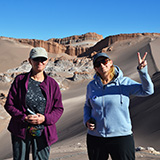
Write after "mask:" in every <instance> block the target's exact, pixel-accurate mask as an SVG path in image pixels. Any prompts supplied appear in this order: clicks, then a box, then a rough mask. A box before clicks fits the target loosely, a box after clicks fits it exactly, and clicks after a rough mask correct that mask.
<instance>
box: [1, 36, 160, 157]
mask: <svg viewBox="0 0 160 160" xmlns="http://www.w3.org/2000/svg"><path fill="white" fill-rule="evenodd" d="M159 42H160V37H139V38H136V39H132V40H124V41H120V42H116V43H115V44H113V47H114V50H113V51H111V52H109V53H108V55H109V56H110V58H111V59H113V61H114V63H115V64H116V65H118V66H119V67H120V68H121V69H122V70H123V72H124V75H125V76H129V77H131V78H132V79H135V80H137V81H140V79H139V77H138V73H137V70H136V66H137V54H136V53H137V52H138V51H139V52H140V53H141V54H144V52H148V55H147V62H148V69H149V74H150V76H151V77H152V78H153V82H154V84H155V93H154V95H152V96H150V97H147V98H137V97H136V98H135V97H133V98H132V99H131V106H130V111H131V118H132V122H133V133H134V137H135V145H136V147H138V146H142V147H144V148H147V147H153V148H154V149H155V150H157V151H160V139H159V137H160V125H159V123H160V116H159V114H160V101H159V97H160V91H159V90H160V89H159V88H160V83H159V82H160V75H159V68H160V64H159V61H160V52H159V51H160V45H159ZM30 48H31V46H25V45H21V44H17V43H15V42H14V41H8V40H0V50H1V51H0V57H1V60H2V62H3V63H1V64H0V72H5V71H6V70H7V69H10V68H13V67H16V66H18V65H20V64H21V63H22V62H23V61H24V60H26V59H27V58H28V54H29V50H30ZM50 56H51V57H52V56H55V55H52V54H50ZM88 82H89V80H84V81H81V82H71V83H70V84H69V89H67V90H65V91H62V98H63V105H64V109H65V110H64V114H63V115H62V117H61V118H60V120H59V121H58V123H57V130H58V135H59V140H58V142H56V143H55V144H53V145H52V146H51V155H50V159H51V160H87V159H88V158H87V151H86V143H85V140H86V128H85V127H84V125H83V105H84V102H85V92H86V86H87V84H88ZM8 88H9V85H2V84H1V85H0V91H1V92H3V93H7V92H8ZM9 118H10V117H9V115H8V114H7V113H6V112H5V111H4V109H3V106H1V108H0V142H1V146H0V159H2V160H3V159H8V160H11V159H12V150H11V141H10V133H9V132H8V131H7V125H8V121H9ZM136 159H137V160H158V159H160V154H159V153H156V154H154V153H153V152H152V153H151V151H150V152H149V151H146V150H144V151H140V152H136Z"/></svg>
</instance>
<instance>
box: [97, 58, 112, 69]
mask: <svg viewBox="0 0 160 160" xmlns="http://www.w3.org/2000/svg"><path fill="white" fill-rule="evenodd" d="M109 60H110V59H108V58H106V59H102V60H100V61H96V62H95V63H94V67H100V66H101V63H102V64H104V65H106V64H107V63H108V61H109Z"/></svg>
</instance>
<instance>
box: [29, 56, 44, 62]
mask: <svg viewBox="0 0 160 160" xmlns="http://www.w3.org/2000/svg"><path fill="white" fill-rule="evenodd" d="M32 60H33V61H35V62H44V61H46V60H47V58H44V57H37V58H33V59H32Z"/></svg>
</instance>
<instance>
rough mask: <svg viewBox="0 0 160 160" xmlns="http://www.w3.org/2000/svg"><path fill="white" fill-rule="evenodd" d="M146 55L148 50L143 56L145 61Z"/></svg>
mask: <svg viewBox="0 0 160 160" xmlns="http://www.w3.org/2000/svg"><path fill="white" fill-rule="evenodd" d="M146 56H147V52H145V54H144V56H143V58H142V61H145V59H146Z"/></svg>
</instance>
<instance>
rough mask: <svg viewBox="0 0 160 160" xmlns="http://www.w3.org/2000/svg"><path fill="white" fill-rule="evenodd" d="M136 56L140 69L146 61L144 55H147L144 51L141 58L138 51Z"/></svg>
mask: <svg viewBox="0 0 160 160" xmlns="http://www.w3.org/2000/svg"><path fill="white" fill-rule="evenodd" d="M137 56H138V69H139V70H140V69H142V68H144V67H145V66H146V65H147V61H146V56H147V52H145V54H144V56H143V58H141V56H140V53H139V52H138V53H137Z"/></svg>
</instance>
